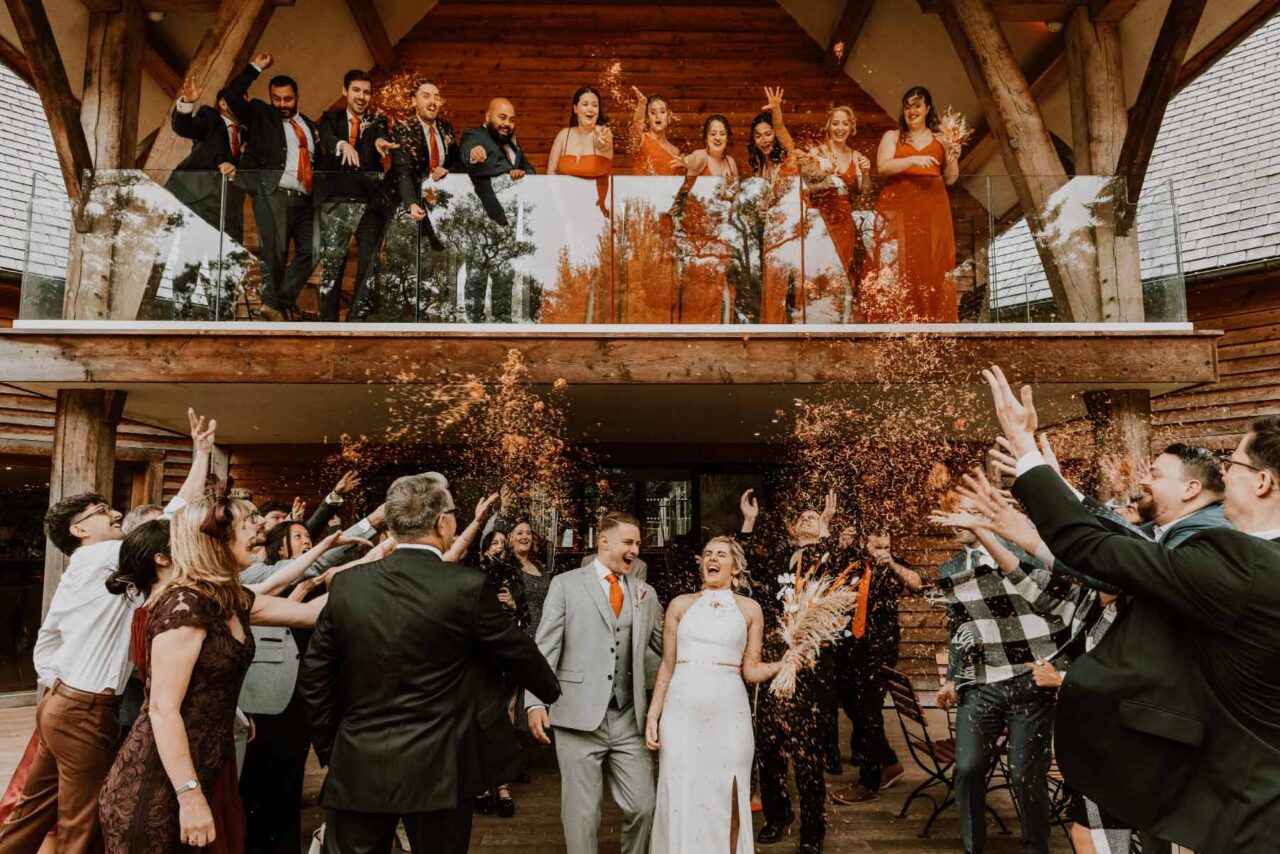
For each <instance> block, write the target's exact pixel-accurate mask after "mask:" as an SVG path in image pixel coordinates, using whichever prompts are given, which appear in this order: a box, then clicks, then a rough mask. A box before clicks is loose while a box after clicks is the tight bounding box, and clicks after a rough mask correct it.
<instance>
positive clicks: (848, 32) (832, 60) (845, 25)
mask: <svg viewBox="0 0 1280 854" xmlns="http://www.w3.org/2000/svg"><path fill="white" fill-rule="evenodd" d="M348 2H355V0H348ZM873 5H875V3H874V0H845V4H844V11H843V12H841V13H840V20H839V21H837V22H836V28H835V30H834V31H833V32H832V33H831V43H830V45H829V46H828V47H827V55H826V56H824V57H823V58H822V70H823V71H825V72H827V74H829V75H831V76H832V77H835V76H836V75H837V74H839V73H840V72H841V71H843V70H844V64H845V63H846V62H848V60H849V54H851V53H853V46H854V45H855V44H857V43H858V35H859V34H860V33H861V32H862V27H863V26H864V25H865V24H866V23H867V17H868V16H869V15H870V14H871V7H872V6H873Z"/></svg>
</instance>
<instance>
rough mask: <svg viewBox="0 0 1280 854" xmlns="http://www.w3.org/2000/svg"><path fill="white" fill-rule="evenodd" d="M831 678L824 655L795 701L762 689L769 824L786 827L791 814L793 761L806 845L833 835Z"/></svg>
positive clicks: (760, 739) (759, 726) (759, 718)
mask: <svg viewBox="0 0 1280 854" xmlns="http://www.w3.org/2000/svg"><path fill="white" fill-rule="evenodd" d="M777 657H778V656H774V657H773V658H771V659H770V660H776V658H777ZM831 674H832V668H831V663H830V661H829V655H828V653H823V655H822V658H820V659H819V662H818V666H817V667H815V668H813V669H808V670H807V669H802V670H801V671H800V673H799V674H798V676H797V679H796V692H795V695H794V696H793V697H791V698H789V699H784V698H780V697H778V696H777V695H775V694H772V693H770V691H769V688H768V685H767V684H766V685H761V686H760V693H759V701H758V706H757V709H756V756H757V757H758V758H759V762H760V801H761V804H762V805H763V807H764V817H765V822H766V823H768V824H781V823H782V822H783V821H785V820H786V818H787V815H788V813H790V812H791V795H790V793H789V792H788V791H787V760H788V759H789V760H790V761H791V767H792V768H793V769H794V770H795V775H796V791H797V792H798V793H799V795H800V841H801V842H802V843H804V842H808V843H811V844H815V845H816V844H821V843H822V840H823V839H824V838H825V837H826V835H827V818H826V812H825V808H826V800H827V783H826V780H825V779H824V778H823V776H822V774H823V755H824V742H825V741H826V721H827V710H828V709H829V708H830V706H831V702H830V693H831V692H830V687H829V686H830V685H831Z"/></svg>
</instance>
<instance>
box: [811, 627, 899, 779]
mask: <svg viewBox="0 0 1280 854" xmlns="http://www.w3.org/2000/svg"><path fill="white" fill-rule="evenodd" d="M833 652H834V655H833V656H832V657H833V661H834V666H835V672H836V703H837V708H836V709H834V710H833V714H832V715H831V726H832V731H831V733H830V739H829V741H828V750H831V749H833V748H834V751H835V753H836V754H837V755H838V754H839V753H840V720H839V717H840V712H839V709H844V713H845V714H846V715H848V717H849V721H850V722H851V723H852V724H853V733H852V734H851V735H850V736H849V753H850V758H851V761H852V762H853V764H854V765H856V766H858V781H859V782H860V783H862V785H864V786H866V787H867V788H868V789H870V790H871V791H873V792H878V791H879V790H880V782H881V779H882V775H883V772H884V769H885V768H888V767H889V766H890V765H896V764H898V754H897V753H895V752H894V750H893V748H892V747H890V746H889V739H888V738H887V737H886V736H885V733H884V692H885V682H884V675H883V672H882V671H881V669H880V667H881V665H882V664H887V665H889V666H890V667H892V666H893V665H894V664H896V662H897V655H896V652H897V647H896V644H895V645H893V652H894V656H893V658H892V659H891V660H886V659H885V658H884V657H883V653H884V651H882V650H879V649H876V648H873V646H872V643H871V641H870V640H869V639H866V638H864V639H861V640H858V639H855V638H847V639H845V640H843V641H841V642H840V643H839V644H838V645H837V646H836V647H835V649H834V650H833ZM878 653H879V654H878Z"/></svg>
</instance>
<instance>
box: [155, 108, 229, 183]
mask: <svg viewBox="0 0 1280 854" xmlns="http://www.w3.org/2000/svg"><path fill="white" fill-rule="evenodd" d="M169 124H170V125H171V126H172V127H173V131H174V133H176V134H177V135H178V136H181V137H184V138H186V139H189V140H191V141H192V145H191V153H190V154H188V155H187V156H186V157H184V158H183V159H182V162H181V163H179V164H178V165H177V166H175V167H174V173H173V175H171V176H170V178H169V183H168V184H167V186H168V187H169V189H170V190H171V191H172V192H173V193H174V194H175V195H176V196H178V198H180V199H182V201H183V202H185V203H187V204H194V203H196V202H200V201H203V200H204V199H207V198H209V197H210V196H215V195H217V194H218V193H219V192H221V190H220V188H221V186H222V176H221V174H220V173H219V172H218V166H219V165H220V164H222V163H230V164H232V165H238V163H239V160H240V158H238V157H232V156H231V136H230V134H229V132H228V131H227V123H226V122H225V121H223V119H222V114H221V113H219V112H218V111H217V110H216V109H214V108H213V107H207V106H206V107H200V108H198V109H196V110H195V111H193V112H190V113H180V112H178V108H177V107H174V109H173V113H172V115H171V117H170V119H169ZM183 173H185V174H183ZM240 198H241V199H243V198H244V197H243V196H241V197H240Z"/></svg>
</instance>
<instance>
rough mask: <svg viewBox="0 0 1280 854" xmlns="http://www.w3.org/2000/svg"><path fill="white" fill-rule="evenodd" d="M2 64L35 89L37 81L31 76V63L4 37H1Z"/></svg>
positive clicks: (0, 54)
mask: <svg viewBox="0 0 1280 854" xmlns="http://www.w3.org/2000/svg"><path fill="white" fill-rule="evenodd" d="M0 62H3V63H4V64H5V65H7V66H9V68H10V69H11V70H12V71H13V73H14V74H16V75H18V76H19V77H21V78H22V79H23V80H25V81H27V85H28V86H30V87H31V88H32V89H34V88H35V86H36V79H35V78H34V77H32V76H31V63H29V62H27V58H26V57H25V56H23V55H22V51H21V50H19V49H18V48H17V47H16V46H15V45H13V44H11V43H10V42H9V40H8V39H6V38H5V37H4V36H0Z"/></svg>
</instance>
